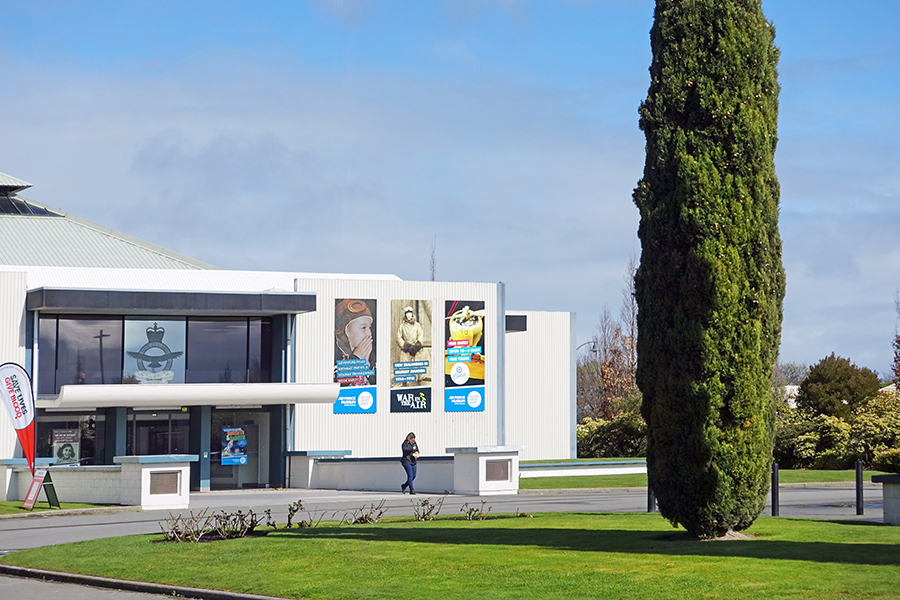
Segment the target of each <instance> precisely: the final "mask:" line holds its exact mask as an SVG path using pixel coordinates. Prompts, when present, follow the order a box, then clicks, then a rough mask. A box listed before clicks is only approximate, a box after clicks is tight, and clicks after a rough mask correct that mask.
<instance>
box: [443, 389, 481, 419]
mask: <svg viewBox="0 0 900 600" xmlns="http://www.w3.org/2000/svg"><path fill="white" fill-rule="evenodd" d="M444 411H445V412H483V411H484V386H483V385H476V386H472V387H459V388H454V389H446V390H444Z"/></svg>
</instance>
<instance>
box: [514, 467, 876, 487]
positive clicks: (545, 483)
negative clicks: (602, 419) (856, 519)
mask: <svg viewBox="0 0 900 600" xmlns="http://www.w3.org/2000/svg"><path fill="white" fill-rule="evenodd" d="M880 474H882V473H881V471H865V472H863V480H864V481H872V475H880ZM778 481H779V483H823V482H854V481H856V471H815V470H811V469H781V470H779V472H778ZM646 486H647V475H646V474H643V473H637V474H629V475H573V476H564V477H526V478H520V479H519V488H521V489H523V490H553V489H570V488H611V487H646Z"/></svg>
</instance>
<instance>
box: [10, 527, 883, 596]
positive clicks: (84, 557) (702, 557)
mask: <svg viewBox="0 0 900 600" xmlns="http://www.w3.org/2000/svg"><path fill="white" fill-rule="evenodd" d="M749 533H752V534H755V535H756V537H755V538H754V539H752V540H738V541H716V542H698V541H693V540H688V539H685V536H684V533H683V532H682V531H680V530H675V529H672V527H671V526H670V525H669V524H668V522H666V521H665V520H664V519H662V518H661V517H660V516H659V515H656V514H645V513H637V514H634V513H632V514H583V513H551V514H538V515H535V517H534V518H531V519H526V518H507V519H492V520H485V521H464V520H450V519H441V520H438V521H431V522H424V523H417V522H410V521H404V522H397V521H394V522H389V523H382V524H379V525H362V526H352V527H347V526H344V527H318V528H313V529H302V530H298V529H293V530H280V531H277V532H272V533H270V534H269V535H267V536H265V537H255V538H244V539H237V540H228V541H220V542H211V543H201V544H172V543H154V540H158V539H160V538H161V536H160V535H153V536H132V537H124V538H108V539H101V540H94V541H90V542H78V543H74V544H63V545H59V546H50V547H46V548H38V549H34V550H22V551H19V552H14V553H11V554H8V555H5V556H3V557H2V558H0V562H3V563H6V564H15V565H20V566H30V567H38V568H52V569H55V570H62V571H69V572H79V573H88V574H92V575H99V576H105V577H114V578H122V579H134V580H143V581H153V582H159V583H165V584H170V585H184V586H191V587H205V588H213V589H223V590H231V591H236V592H245V593H256V594H264V595H272V596H281V597H286V598H312V599H317V600H332V599H338V598H360V599H386V600H387V599H389V600H396V598H399V597H413V598H416V597H433V598H442V599H456V598H460V599H462V598H465V599H481V598H484V599H488V598H490V599H495V598H500V599H514V598H547V599H560V600H562V599H567V600H571V599H573V598H636V599H644V598H646V599H650V598H652V599H655V600H657V599H669V598H671V599H675V598H687V599H694V598H698V599H699V598H702V599H729V600H732V599H744V598H747V599H749V598H754V599H755V598H785V599H794V598H815V599H832V598H847V597H864V598H875V599H887V598H896V597H897V582H898V581H900V528H894V527H886V526H882V525H879V524H871V523H859V522H852V523H850V522H847V523H842V522H835V521H815V520H806V519H784V518H781V519H775V518H767V517H760V518H759V520H758V521H757V523H756V524H755V525H754V526H753V527H752V528H751V529H750V531H749Z"/></svg>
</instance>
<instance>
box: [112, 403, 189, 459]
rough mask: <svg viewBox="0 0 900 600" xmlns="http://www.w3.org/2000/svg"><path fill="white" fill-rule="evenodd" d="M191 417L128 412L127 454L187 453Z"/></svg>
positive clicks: (186, 414)
mask: <svg viewBox="0 0 900 600" xmlns="http://www.w3.org/2000/svg"><path fill="white" fill-rule="evenodd" d="M189 431H190V414H189V413H188V412H187V411H163V410H161V411H135V410H129V411H128V430H127V433H126V435H125V448H126V452H127V453H128V454H134V455H138V456H143V455H148V454H187V453H188V433H189Z"/></svg>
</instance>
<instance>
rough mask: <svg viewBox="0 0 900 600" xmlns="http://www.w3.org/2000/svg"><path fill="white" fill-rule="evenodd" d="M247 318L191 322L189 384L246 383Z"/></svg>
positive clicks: (188, 335)
mask: <svg viewBox="0 0 900 600" xmlns="http://www.w3.org/2000/svg"><path fill="white" fill-rule="evenodd" d="M247 334H248V331H247V319H240V320H236V319H216V320H212V319H209V320H206V319H204V320H195V319H191V320H189V321H188V331H187V375H186V377H185V380H186V382H187V383H245V382H246V381H247Z"/></svg>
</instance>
